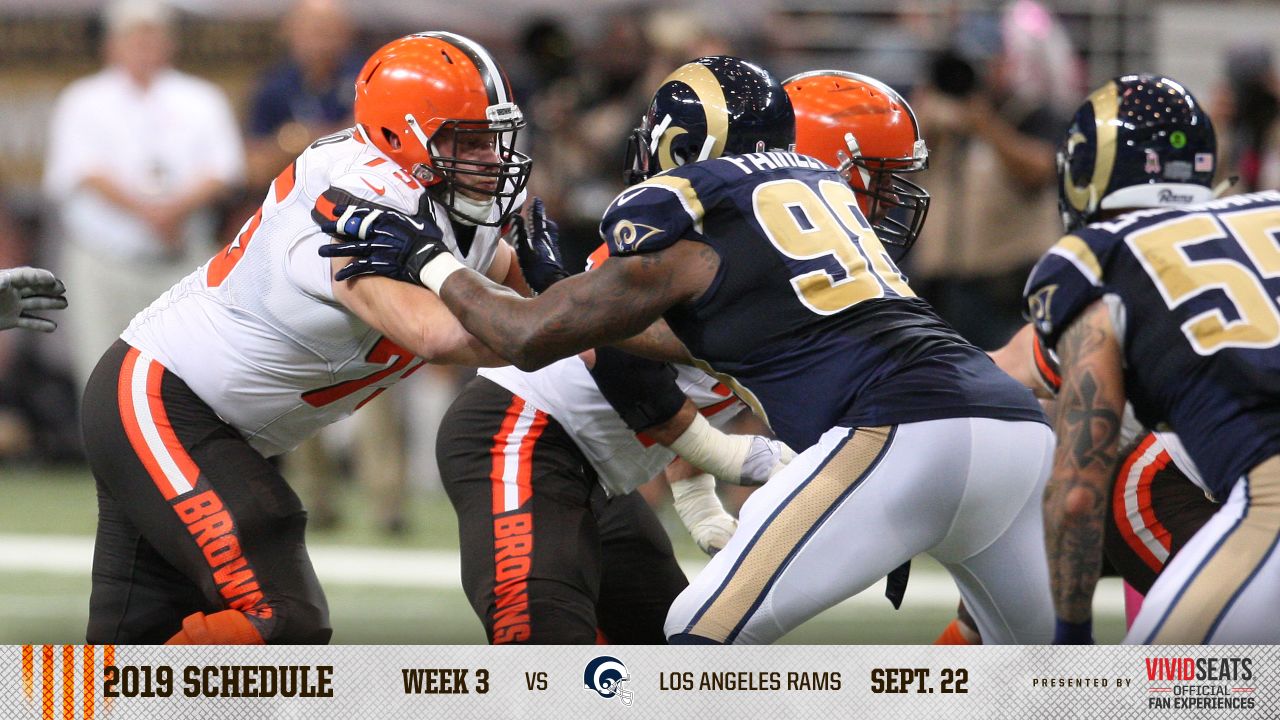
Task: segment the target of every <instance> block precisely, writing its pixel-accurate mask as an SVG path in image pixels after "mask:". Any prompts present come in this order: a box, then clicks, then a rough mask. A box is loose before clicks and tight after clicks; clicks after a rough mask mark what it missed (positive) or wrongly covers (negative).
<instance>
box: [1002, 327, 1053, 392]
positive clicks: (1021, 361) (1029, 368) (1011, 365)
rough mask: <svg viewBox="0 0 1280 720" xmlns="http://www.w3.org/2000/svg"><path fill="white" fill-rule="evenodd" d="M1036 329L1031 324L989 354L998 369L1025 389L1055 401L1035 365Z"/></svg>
mask: <svg viewBox="0 0 1280 720" xmlns="http://www.w3.org/2000/svg"><path fill="white" fill-rule="evenodd" d="M1035 343H1036V334H1035V328H1034V327H1032V325H1031V324H1030V323H1027V324H1026V325H1023V326H1022V329H1021V330H1019V331H1018V332H1017V333H1015V334H1014V336H1013V337H1012V338H1010V339H1009V342H1007V343H1005V344H1004V347H1002V348H1000V349H999V350H992V351H991V352H989V353H987V354H988V355H990V356H991V359H992V361H994V362H995V364H996V367H999V368H1000V369H1001V370H1003V371H1005V373H1007V374H1008V375H1009V376H1010V377H1012V378H1013V379H1014V380H1017V381H1018V382H1019V383H1020V384H1022V385H1023V386H1024V387H1027V388H1030V389H1031V391H1032V392H1034V393H1035V395H1036V397H1038V398H1041V399H1043V400H1051V399H1053V393H1052V392H1051V391H1050V390H1049V389H1048V388H1047V387H1045V384H1044V382H1043V381H1042V380H1041V378H1040V373H1039V372H1038V371H1037V370H1036V365H1035Z"/></svg>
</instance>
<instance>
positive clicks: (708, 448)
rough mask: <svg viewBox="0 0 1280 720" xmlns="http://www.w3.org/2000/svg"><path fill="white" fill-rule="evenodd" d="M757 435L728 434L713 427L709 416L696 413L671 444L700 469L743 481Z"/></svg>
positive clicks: (720, 476)
mask: <svg viewBox="0 0 1280 720" xmlns="http://www.w3.org/2000/svg"><path fill="white" fill-rule="evenodd" d="M753 437H755V436H754V435H726V434H725V433H722V432H720V431H719V430H717V429H715V428H714V427H712V426H711V423H709V422H707V419H706V418H704V417H702V416H701V415H695V416H694V417H693V422H692V423H690V424H689V427H688V428H686V429H685V431H684V432H683V433H681V435H680V437H678V438H676V439H675V442H673V443H671V445H669V446H668V447H670V448H671V449H672V450H673V451H675V453H676V454H677V455H679V456H680V457H682V458H684V459H685V460H688V461H689V462H690V463H692V464H693V465H694V466H696V467H697V468H698V469H699V470H703V471H705V472H709V473H711V474H712V475H715V476H716V477H718V478H720V479H721V480H724V481H725V482H731V483H741V478H742V465H743V463H744V462H746V459H747V453H748V452H750V451H751V439H752V438H753Z"/></svg>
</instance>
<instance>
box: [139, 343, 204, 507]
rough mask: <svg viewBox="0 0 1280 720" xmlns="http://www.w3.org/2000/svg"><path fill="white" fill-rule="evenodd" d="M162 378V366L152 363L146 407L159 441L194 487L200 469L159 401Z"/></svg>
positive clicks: (148, 379)
mask: <svg viewBox="0 0 1280 720" xmlns="http://www.w3.org/2000/svg"><path fill="white" fill-rule="evenodd" d="M163 378H164V366H163V365H161V364H160V363H158V362H152V363H151V366H150V367H148V368H147V405H149V406H150V407H151V422H152V423H153V424H155V426H156V430H158V431H159V434H160V440H161V441H162V442H163V443H164V446H165V448H166V449H167V450H168V451H169V456H170V457H172V458H173V462H174V464H176V465H177V466H178V470H179V471H181V472H182V476H183V477H185V478H186V479H187V482H188V483H190V484H191V486H192V487H195V485H196V481H198V480H199V479H200V468H198V467H196V462H195V461H194V460H192V459H191V455H189V454H188V453H187V449H186V448H185V447H183V446H182V441H181V440H178V435H177V433H175V432H174V431H173V425H171V424H170V423H169V413H168V412H167V411H166V410H165V409H164V401H163V400H161V399H160V381H161V380H162V379H163ZM166 482H167V481H166Z"/></svg>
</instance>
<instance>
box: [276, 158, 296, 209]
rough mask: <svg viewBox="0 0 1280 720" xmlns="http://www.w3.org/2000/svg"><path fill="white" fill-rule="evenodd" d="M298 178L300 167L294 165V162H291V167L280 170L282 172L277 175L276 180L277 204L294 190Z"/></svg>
mask: <svg viewBox="0 0 1280 720" xmlns="http://www.w3.org/2000/svg"><path fill="white" fill-rule="evenodd" d="M297 180H298V169H297V168H296V167H295V166H294V163H289V167H287V168H285V169H284V170H281V171H280V174H279V175H277V176H276V182H275V189H276V204H277V205H279V204H280V203H282V202H284V199H285V198H287V197H289V193H291V192H293V186H294V184H295V183H296V182H297Z"/></svg>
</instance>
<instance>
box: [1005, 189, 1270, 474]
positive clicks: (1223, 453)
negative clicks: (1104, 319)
mask: <svg viewBox="0 0 1280 720" xmlns="http://www.w3.org/2000/svg"><path fill="white" fill-rule="evenodd" d="M1278 234H1280V193H1276V192H1265V193H1256V194H1253V195H1241V196H1238V197H1232V198H1227V199H1224V200H1218V201H1215V202H1212V203H1206V204H1203V205H1195V206H1190V207H1184V208H1181V209H1176V210H1164V209H1155V210H1144V211H1141V212H1136V213H1132V214H1129V215H1125V216H1123V217H1121V218H1119V219H1117V220H1115V221H1112V222H1105V223H1097V224H1094V225H1090V226H1088V227H1086V228H1083V229H1082V230H1080V231H1078V232H1077V233H1076V234H1074V235H1068V236H1066V237H1064V238H1063V239H1062V240H1060V241H1059V242H1058V244H1057V245H1055V246H1054V247H1053V248H1051V249H1050V250H1049V252H1048V253H1047V254H1046V255H1045V256H1044V257H1043V258H1041V259H1040V262H1039V264H1037V265H1036V268H1035V270H1034V271H1032V273H1031V278H1030V280H1029V281H1028V283H1027V288H1026V293H1025V295H1026V302H1027V309H1028V313H1029V315H1030V317H1031V319H1032V320H1033V321H1034V322H1035V325H1036V329H1037V331H1038V332H1039V333H1040V336H1041V337H1042V338H1043V340H1044V342H1045V344H1046V345H1048V346H1049V347H1050V348H1053V347H1056V345H1057V342H1058V338H1059V336H1060V335H1061V334H1062V332H1063V331H1064V330H1065V329H1066V328H1067V327H1068V326H1069V325H1070V323H1071V321H1072V320H1073V319H1075V317H1076V316H1077V315H1079V314H1080V313H1081V312H1082V311H1083V310H1084V309H1085V308H1087V307H1088V306H1089V305H1090V304H1091V303H1092V302H1094V301H1095V300H1097V299H1099V298H1103V297H1107V296H1114V297H1115V298H1117V299H1118V300H1119V306H1118V308H1117V309H1116V312H1114V313H1113V317H1115V318H1116V322H1117V327H1116V333H1117V336H1118V337H1119V339H1120V341H1121V343H1122V345H1123V347H1124V360H1125V393H1126V395H1127V396H1128V398H1129V401H1130V402H1131V403H1132V404H1133V407H1134V411H1135V413H1136V414H1137V416H1138V419H1139V420H1140V421H1142V423H1143V424H1145V425H1147V426H1148V427H1150V428H1153V429H1170V428H1171V429H1173V430H1174V431H1176V432H1177V433H1178V436H1179V437H1180V438H1182V442H1183V444H1184V445H1186V448H1187V451H1188V452H1189V453H1190V454H1191V459H1192V460H1194V461H1195V463H1196V465H1197V466H1199V468H1200V470H1201V471H1202V472H1203V473H1204V475H1205V481H1206V483H1207V484H1208V485H1209V487H1210V489H1212V490H1213V491H1214V492H1215V493H1216V494H1217V495H1219V496H1220V497H1226V495H1227V494H1228V492H1229V491H1230V489H1231V487H1232V486H1233V485H1234V484H1235V481H1236V479H1238V478H1239V477H1240V476H1241V475H1243V474H1244V473H1246V472H1247V471H1248V470H1249V469H1250V468H1252V467H1254V466H1256V465H1257V464H1259V463H1260V462H1261V461H1262V460H1264V459H1266V458H1268V457H1270V456H1272V455H1275V454H1277V453H1280V308H1278V307H1277V302H1276V298H1277V295H1280V243H1277V239H1276V238H1277V235H1278Z"/></svg>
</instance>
